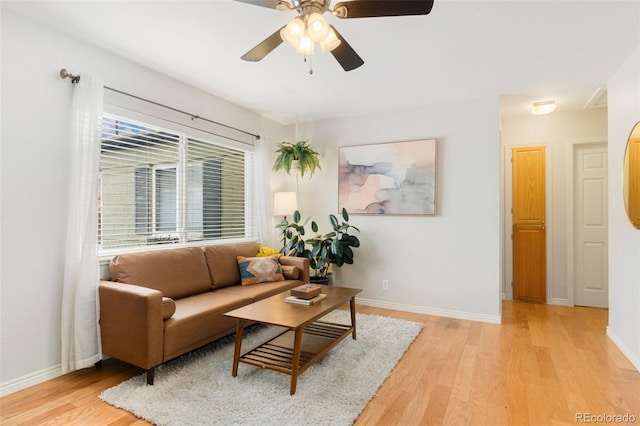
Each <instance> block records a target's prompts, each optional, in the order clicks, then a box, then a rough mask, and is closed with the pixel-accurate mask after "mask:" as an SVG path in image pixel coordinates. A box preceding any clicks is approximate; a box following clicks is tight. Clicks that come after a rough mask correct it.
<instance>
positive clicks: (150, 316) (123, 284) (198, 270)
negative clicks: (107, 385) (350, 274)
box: [99, 243, 309, 384]
mask: <svg viewBox="0 0 640 426" xmlns="http://www.w3.org/2000/svg"><path fill="white" fill-rule="evenodd" d="M258 249H259V244H258V243H240V244H224V245H215V246H206V247H189V248H178V249H169V250H158V251H148V252H141V253H130V254H122V255H118V256H115V257H114V258H113V259H111V262H110V264H109V269H110V273H111V277H110V281H101V282H100V287H99V295H100V328H101V333H102V351H103V353H104V354H106V355H109V356H111V357H113V358H117V359H120V360H122V361H125V362H127V363H130V364H133V365H136V366H138V367H141V368H144V369H145V370H147V383H149V384H153V380H154V372H155V367H156V366H158V365H160V364H162V363H163V362H165V361H168V360H170V359H172V358H175V357H177V356H179V355H182V354H184V353H186V352H189V351H191V350H193V349H196V348H198V347H200V346H202V345H205V344H207V343H209V342H212V341H214V340H217V339H219V338H221V337H223V336H226V335H228V334H231V333H234V332H235V328H236V321H235V320H234V319H232V318H228V317H225V316H224V313H225V312H228V311H230V310H233V309H236V308H238V307H240V306H244V305H247V304H249V303H252V302H255V301H257V300H261V299H264V298H266V297H269V296H272V295H274V294H278V293H281V292H283V291H286V290H289V289H291V288H293V287H296V286H298V285H300V284H302V283H303V282H309V261H308V260H307V259H305V258H300V257H287V256H282V257H280V264H281V265H284V266H283V268H282V269H283V273H284V277H285V280H284V281H275V282H266V283H259V284H253V285H248V286H243V285H241V280H240V270H239V268H238V263H237V256H243V257H253V256H255V255H256V254H257V253H258Z"/></svg>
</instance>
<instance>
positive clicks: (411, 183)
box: [338, 139, 437, 215]
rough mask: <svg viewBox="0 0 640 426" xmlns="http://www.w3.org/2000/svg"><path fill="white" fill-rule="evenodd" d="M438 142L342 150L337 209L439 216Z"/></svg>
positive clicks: (420, 141) (411, 142) (382, 144)
mask: <svg viewBox="0 0 640 426" xmlns="http://www.w3.org/2000/svg"><path fill="white" fill-rule="evenodd" d="M436 158H437V155H436V140H435V139H424V140H416V141H407V142H392V143H381V144H374V145H359V146H343V147H340V148H339V172H338V173H339V174H338V210H342V208H343V207H344V208H346V209H347V211H348V212H349V213H355V214H396V215H435V214H436Z"/></svg>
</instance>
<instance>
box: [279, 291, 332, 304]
mask: <svg viewBox="0 0 640 426" xmlns="http://www.w3.org/2000/svg"><path fill="white" fill-rule="evenodd" d="M326 297H327V295H326V294H324V293H321V294H319V295H317V296H315V297H312V298H311V299H302V298H300V297H296V296H287V298H286V301H287V302H289V303H297V304H298V305H313V304H315V303H318V302H319V301H321V300H322V299H325V298H326Z"/></svg>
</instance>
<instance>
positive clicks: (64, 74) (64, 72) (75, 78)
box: [60, 68, 80, 83]
mask: <svg viewBox="0 0 640 426" xmlns="http://www.w3.org/2000/svg"><path fill="white" fill-rule="evenodd" d="M67 77H68V78H70V79H71V83H77V82H79V81H80V76H79V75H73V74H70V73H69V72H68V71H67V70H66V69H65V68H62V69H61V70H60V78H61V79H63V80H64V79H65V78H67Z"/></svg>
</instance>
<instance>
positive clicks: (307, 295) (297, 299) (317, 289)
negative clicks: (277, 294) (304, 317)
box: [286, 284, 327, 305]
mask: <svg viewBox="0 0 640 426" xmlns="http://www.w3.org/2000/svg"><path fill="white" fill-rule="evenodd" d="M321 292H322V286H320V285H314V284H303V285H301V286H298V287H296V288H293V289H291V296H288V297H287V299H286V300H287V302H289V303H298V304H300V305H313V304H314V303H318V302H319V301H321V300H322V299H324V298H325V297H327V295H326V294H321Z"/></svg>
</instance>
